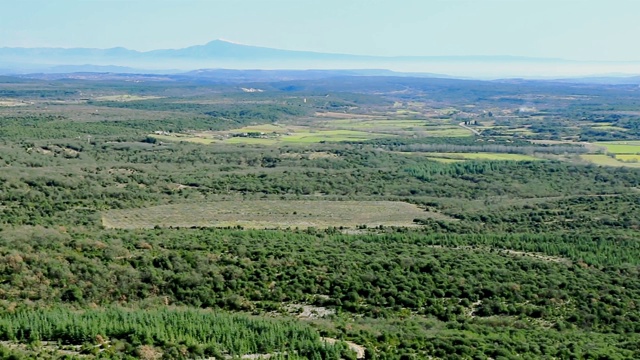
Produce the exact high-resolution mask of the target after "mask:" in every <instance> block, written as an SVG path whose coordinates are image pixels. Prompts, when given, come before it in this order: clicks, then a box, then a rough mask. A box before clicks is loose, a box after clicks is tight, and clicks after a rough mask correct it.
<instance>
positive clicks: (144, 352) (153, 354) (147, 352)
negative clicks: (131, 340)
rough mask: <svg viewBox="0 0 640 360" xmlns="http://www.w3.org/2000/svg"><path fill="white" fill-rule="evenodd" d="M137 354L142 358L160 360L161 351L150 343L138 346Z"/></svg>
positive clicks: (144, 359)
mask: <svg viewBox="0 0 640 360" xmlns="http://www.w3.org/2000/svg"><path fill="white" fill-rule="evenodd" d="M138 356H139V357H140V359H142V360H160V359H162V351H160V350H159V349H158V348H155V347H153V346H150V345H142V346H140V347H139V348H138Z"/></svg>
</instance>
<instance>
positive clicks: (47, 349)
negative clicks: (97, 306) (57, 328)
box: [0, 341, 94, 359]
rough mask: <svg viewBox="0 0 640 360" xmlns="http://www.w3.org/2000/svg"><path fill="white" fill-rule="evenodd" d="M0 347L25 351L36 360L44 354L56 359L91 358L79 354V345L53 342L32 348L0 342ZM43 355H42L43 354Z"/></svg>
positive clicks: (11, 342) (30, 346)
mask: <svg viewBox="0 0 640 360" xmlns="http://www.w3.org/2000/svg"><path fill="white" fill-rule="evenodd" d="M0 345H2V346H4V347H6V348H8V349H14V350H20V351H25V352H28V353H31V352H34V353H35V354H34V355H35V357H34V358H36V359H37V358H38V357H40V356H42V355H44V354H48V355H52V356H57V357H56V358H58V357H60V358H63V357H66V356H71V357H73V358H93V357H94V356H93V355H85V354H82V353H80V350H81V349H82V346H81V345H63V346H61V345H59V344H58V343H57V342H54V341H41V342H40V343H39V344H38V346H37V347H33V346H32V345H27V344H23V343H19V342H13V341H0ZM43 353H44V354H43Z"/></svg>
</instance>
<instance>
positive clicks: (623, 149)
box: [595, 141, 640, 154]
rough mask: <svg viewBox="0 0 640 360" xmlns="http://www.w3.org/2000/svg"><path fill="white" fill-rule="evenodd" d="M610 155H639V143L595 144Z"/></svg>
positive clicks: (608, 142)
mask: <svg viewBox="0 0 640 360" xmlns="http://www.w3.org/2000/svg"><path fill="white" fill-rule="evenodd" d="M595 145H597V146H602V147H604V148H606V149H607V152H609V153H612V154H640V141H606V142H596V143H595Z"/></svg>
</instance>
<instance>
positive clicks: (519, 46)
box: [0, 0, 640, 61]
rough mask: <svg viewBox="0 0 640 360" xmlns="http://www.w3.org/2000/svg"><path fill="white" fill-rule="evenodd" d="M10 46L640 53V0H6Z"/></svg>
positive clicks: (590, 55) (0, 17) (599, 56)
mask: <svg viewBox="0 0 640 360" xmlns="http://www.w3.org/2000/svg"><path fill="white" fill-rule="evenodd" d="M0 4H1V5H2V11H1V12H0V47H3V46H9V47H13V46H24V47H40V46H48V47H99V48H106V47H115V46H124V47H127V48H131V49H136V50H150V49H158V48H179V47H186V46H190V45H196V44H204V43H206V42H209V41H211V40H214V39H218V38H222V39H226V40H232V41H236V42H239V43H244V44H250V45H259V46H267V47H275V48H282V49H293V50H312V51H321V52H336V53H351V54H369V55H517V56H533V57H556V58H565V59H575V60H616V61H621V60H622V61H626V60H629V61H630V60H640V46H637V43H638V40H637V38H638V36H640V0H606V1H603V0H553V1H550V0H0Z"/></svg>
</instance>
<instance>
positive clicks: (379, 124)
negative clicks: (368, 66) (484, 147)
mask: <svg viewBox="0 0 640 360" xmlns="http://www.w3.org/2000/svg"><path fill="white" fill-rule="evenodd" d="M322 126H324V127H327V128H336V129H345V130H363V131H370V132H372V133H380V134H389V133H392V134H402V135H419V136H433V137H458V136H470V135H472V133H471V132H470V131H469V130H466V129H463V128H461V127H459V126H457V125H450V124H447V123H446V122H444V123H443V121H437V120H388V119H384V120H380V119H364V120H363V119H336V120H330V121H326V122H324V123H323V124H322Z"/></svg>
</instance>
